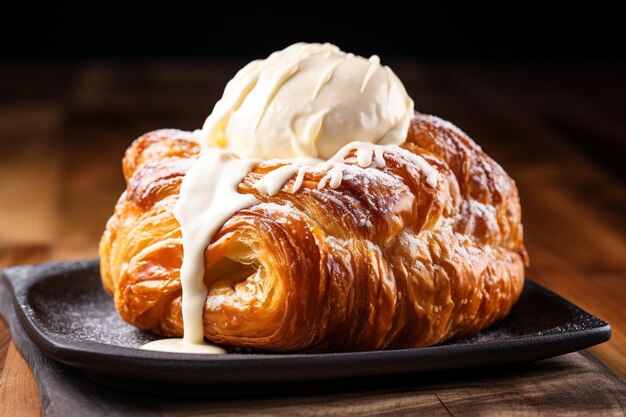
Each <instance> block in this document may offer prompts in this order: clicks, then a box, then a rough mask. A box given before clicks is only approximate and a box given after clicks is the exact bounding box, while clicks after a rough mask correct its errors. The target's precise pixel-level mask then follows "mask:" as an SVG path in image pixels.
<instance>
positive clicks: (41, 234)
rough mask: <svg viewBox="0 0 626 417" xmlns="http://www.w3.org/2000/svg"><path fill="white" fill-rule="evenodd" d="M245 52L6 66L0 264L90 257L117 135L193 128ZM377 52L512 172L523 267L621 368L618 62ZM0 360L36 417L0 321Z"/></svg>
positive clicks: (104, 212)
mask: <svg viewBox="0 0 626 417" xmlns="http://www.w3.org/2000/svg"><path fill="white" fill-rule="evenodd" d="M242 64H243V62H241V61H234V60H233V61H221V62H215V61H149V62H147V61H126V62H120V61H116V62H111V61H90V62H63V63H40V62H30V63H5V64H3V65H2V66H1V67H0V149H1V150H0V267H6V266H10V265H16V264H24V263H35V262H41V261H45V260H62V259H75V258H91V257H95V256H96V255H97V242H98V239H99V237H100V234H101V233H102V230H103V227H104V224H105V222H106V220H107V218H108V216H109V215H110V214H111V212H112V209H113V205H114V203H115V201H116V199H117V198H118V196H119V194H120V192H121V191H122V189H123V187H124V182H123V178H122V174H121V169H120V159H121V157H122V154H123V152H124V150H125V149H126V147H127V146H128V145H129V144H130V142H131V141H132V140H133V139H134V138H135V137H137V136H139V135H140V134H142V133H143V132H146V131H149V130H152V129H156V128H161V127H176V128H181V129H188V130H191V129H195V128H199V127H201V125H202V123H203V121H204V118H205V117H206V116H207V115H208V113H209V112H210V111H211V109H212V106H213V103H214V102H215V101H216V100H217V99H218V98H219V96H220V95H221V92H222V89H223V87H224V85H225V83H226V81H227V80H228V79H229V78H230V77H231V76H232V75H233V74H234V72H235V71H236V70H237V68H238V67H240V66H241V65H242ZM390 64H391V66H392V67H393V68H394V69H395V70H396V72H397V73H398V75H399V77H400V78H401V79H402V80H403V81H404V83H405V85H406V87H407V90H408V91H409V93H410V94H411V96H412V97H413V98H414V100H415V107H416V108H417V109H418V110H420V111H422V112H425V113H432V114H436V115H439V116H441V117H443V118H445V119H448V120H450V121H452V122H453V123H455V124H456V125H458V126H459V127H461V128H462V129H463V130H465V131H466V132H467V133H468V134H469V135H470V136H471V137H473V138H474V139H475V140H476V141H477V142H478V143H479V144H481V145H482V146H483V148H484V149H485V150H486V151H487V152H488V153H489V154H490V155H491V156H493V157H494V158H495V159H496V160H497V161H498V162H499V163H500V164H501V165H502V166H503V167H504V168H505V169H506V170H507V171H508V172H509V173H510V174H511V175H512V176H513V177H514V178H515V179H516V181H517V184H518V186H519V189H520V193H521V198H522V207H523V222H524V226H525V234H526V243H527V247H528V251H529V253H530V257H531V267H530V268H529V269H528V275H529V276H531V277H533V278H534V279H535V280H537V281H539V282H540V283H542V284H544V285H546V286H547V287H549V288H550V289H552V290H554V291H556V292H558V293H559V294H561V295H563V296H564V297H566V298H568V299H570V300H572V301H573V302H575V303H576V304H578V305H580V306H581V307H582V308H584V309H586V310H588V311H589V312H591V313H593V314H595V315H597V316H598V317H600V318H602V319H604V320H606V321H608V322H609V323H610V324H611V325H612V327H613V337H612V339H611V341H610V342H608V343H605V344H603V345H601V346H597V347H594V348H593V349H591V351H592V352H593V353H594V354H595V355H597V357H599V358H600V359H601V360H602V361H604V362H605V363H606V364H607V365H608V366H609V367H611V368H612V369H613V370H614V371H615V372H617V373H618V374H620V375H622V376H626V319H625V318H626V314H625V313H624V300H626V215H625V214H626V176H625V175H624V170H622V169H621V167H620V165H619V160H621V159H623V158H624V155H625V154H624V151H626V139H625V132H626V119H625V118H624V109H626V106H625V104H626V103H625V101H626V99H625V98H626V85H625V83H624V81H623V74H624V69H625V68H624V66H623V65H621V66H616V65H595V66H590V65H565V64H560V65H550V66H548V65H532V66H528V65H511V64H509V65H487V64H475V65H468V64H442V63H437V64H435V63H419V62H415V61H410V60H396V61H392V62H390ZM616 161H617V162H618V163H617V164H615V163H614V162H616ZM611 162H613V164H611ZM0 372H1V374H2V376H1V379H0V405H3V406H6V407H0V408H3V409H4V410H5V411H6V410H9V409H10V410H12V413H13V414H12V415H24V416H26V415H39V414H40V413H41V409H40V405H39V400H38V397H37V395H38V394H37V388H36V385H35V382H34V380H33V377H32V374H31V372H30V370H29V368H28V367H27V366H26V364H25V362H24V361H23V359H22V358H21V356H20V354H19V353H18V352H17V350H16V348H15V346H14V344H13V343H12V342H11V339H10V334H9V333H8V331H7V328H6V326H4V325H3V324H0Z"/></svg>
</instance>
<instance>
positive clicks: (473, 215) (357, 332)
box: [99, 113, 528, 352]
mask: <svg viewBox="0 0 626 417" xmlns="http://www.w3.org/2000/svg"><path fill="white" fill-rule="evenodd" d="M199 153H200V148H199V145H198V144H197V142H196V141H195V140H194V138H193V136H192V134H191V133H189V132H183V131H178V130H157V131H154V132H151V133H148V134H146V135H144V136H142V137H140V138H139V139H137V140H136V141H135V142H134V143H133V144H132V145H131V146H130V148H129V149H128V150H127V152H126V154H125V157H124V160H123V171H124V176H125V178H126V181H127V188H126V190H125V192H124V193H123V194H122V195H121V197H120V199H119V201H118V203H117V205H116V207H115V211H114V214H113V216H112V217H111V218H110V220H109V221H108V223H107V225H106V230H105V232H104V234H103V236H102V239H101V242H100V249H99V250H100V259H101V276H102V282H103V285H104V288H105V289H106V290H107V291H108V292H109V293H110V294H112V295H113V296H114V301H115V307H116V309H117V311H118V312H119V314H120V316H121V317H122V318H123V319H124V320H126V321H127V322H129V323H131V324H133V325H135V326H137V327H139V328H141V329H145V330H149V331H152V332H155V333H158V334H161V335H165V336H181V335H182V333H183V322H182V312H181V283H180V272H179V269H180V266H181V263H182V258H183V250H182V243H181V232H180V226H179V224H178V222H177V221H176V219H175V218H174V216H173V214H172V210H173V207H174V205H175V203H176V201H177V200H178V197H179V189H180V184H181V181H182V179H183V177H184V175H185V173H186V172H187V171H188V170H189V168H190V166H191V164H192V163H193V161H194V160H195V159H196V158H197V157H198V155H199ZM412 155H419V156H421V157H422V158H424V159H425V160H426V161H427V162H428V163H429V164H430V165H431V166H432V167H434V168H435V169H436V170H437V172H438V173H439V175H440V178H441V180H440V181H438V183H437V186H436V187H432V186H429V185H428V184H426V177H425V175H424V173H423V172H422V171H420V170H419V169H418V167H417V166H416V165H415V162H414V158H412ZM385 159H386V166H385V167H383V168H367V169H364V168H361V167H359V166H358V165H357V164H356V162H355V158H354V157H352V158H350V157H349V158H348V159H347V162H346V163H347V165H348V167H347V168H346V169H345V172H344V175H343V182H342V183H341V185H340V186H339V188H337V189H332V188H322V189H320V190H318V188H317V184H318V182H319V181H320V179H321V178H322V177H323V175H324V172H322V171H320V172H316V171H315V170H312V171H307V173H306V175H305V178H304V183H303V184H302V187H301V188H300V190H299V191H297V192H291V185H292V183H293V182H294V179H291V180H289V181H288V182H287V183H286V184H285V185H284V187H283V188H282V190H281V191H280V192H279V193H278V194H276V195H274V196H272V197H270V196H267V195H263V194H261V193H259V192H258V191H257V190H256V189H255V188H254V187H253V185H254V184H255V183H256V182H257V181H258V180H259V179H261V178H262V177H263V176H264V175H265V174H267V173H268V172H270V171H272V170H274V169H276V168H278V167H280V166H281V165H284V163H282V164H281V160H272V161H266V162H262V163H260V164H258V165H257V166H256V167H255V168H254V169H253V170H252V171H251V172H250V173H249V174H247V176H246V177H245V178H244V180H243V181H242V182H241V184H240V185H239V188H238V191H239V192H240V193H250V194H254V195H255V196H256V198H257V199H258V200H260V201H261V203H260V204H257V205H255V206H252V207H250V208H246V209H243V210H240V211H238V212H237V213H236V214H235V215H233V216H232V217H231V218H230V219H229V220H228V221H227V222H226V223H225V224H224V225H223V227H222V228H221V230H220V231H219V232H218V233H217V234H216V235H215V236H214V238H213V240H212V242H211V244H210V245H209V246H208V247H207V249H206V251H205V275H204V280H205V283H206V285H207V287H208V288H209V294H208V296H207V300H206V303H205V306H204V316H203V320H204V335H205V337H206V338H207V339H209V340H211V341H213V342H215V343H219V344H222V345H229V346H242V347H251V348H256V349H262V350H268V351H281V352H339V351H367V350H378V349H393V348H408V347H419V346H428V345H432V344H436V343H440V342H442V341H444V340H447V339H450V338H452V337H461V336H467V335H471V334H474V333H476V332H479V331H480V330H482V329H484V328H486V327H488V326H489V325H491V324H493V323H494V322H496V321H498V320H500V319H502V318H503V317H505V316H506V315H507V314H508V312H509V311H510V309H511V307H512V306H513V305H514V303H515V302H516V300H517V298H518V297H519V294H520V292H521V290H522V286H523V281H524V266H525V265H526V264H527V263H528V256H527V253H526V250H525V248H524V244H523V232H522V224H521V209H520V203H519V198H518V192H517V189H516V186H515V183H514V181H513V180H512V179H511V178H510V177H509V176H508V175H507V174H506V173H505V172H504V170H503V169H502V168H501V167H500V166H499V165H498V164H497V163H496V162H494V161H493V160H492V159H491V158H489V156H487V155H486V154H485V153H484V152H483V151H482V150H481V148H480V147H479V146H478V145H476V144H475V143H474V142H473V141H472V140H471V139H470V138H469V137H468V136H467V135H465V134H464V133H463V132H462V131H460V130H459V129H458V128H456V127H455V126H453V125H452V124H450V123H448V122H445V121H443V120H441V119H439V118H437V117H434V116H428V115H423V114H419V113H416V114H415V116H414V118H413V119H412V121H411V125H410V128H409V132H408V136H407V139H406V141H405V143H404V144H403V145H401V146H398V147H395V148H394V150H392V151H387V152H386V153H385Z"/></svg>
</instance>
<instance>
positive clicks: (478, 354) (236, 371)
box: [4, 261, 611, 391]
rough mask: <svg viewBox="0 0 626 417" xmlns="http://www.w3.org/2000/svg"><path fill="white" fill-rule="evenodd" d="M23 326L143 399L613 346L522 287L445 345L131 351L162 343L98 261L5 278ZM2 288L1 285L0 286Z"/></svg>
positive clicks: (66, 359)
mask: <svg viewBox="0 0 626 417" xmlns="http://www.w3.org/2000/svg"><path fill="white" fill-rule="evenodd" d="M4 279H5V282H4V284H7V283H8V284H9V287H10V288H11V289H12V290H13V301H14V305H15V309H16V313H17V316H18V318H19V321H20V322H21V324H22V325H23V327H24V329H25V330H26V332H27V333H28V335H29V337H30V338H31V339H32V341H33V342H34V343H35V344H36V345H37V346H38V347H39V349H41V350H42V351H43V352H44V353H45V354H47V355H48V356H50V357H51V358H53V359H55V360H57V361H59V362H62V363H64V364H66V365H69V366H71V367H74V368H78V369H80V370H82V371H84V372H85V373H87V375H90V376H91V377H92V378H95V379H98V380H100V381H109V383H112V381H117V382H116V384H117V386H126V387H128V388H131V389H133V388H136V389H141V390H144V391H151V390H155V391H158V390H159V387H161V388H162V387H163V386H164V385H167V386H170V387H171V386H179V387H184V386H192V385H197V384H203V385H211V384H220V385H223V384H226V385H234V386H239V385H242V386H254V385H260V384H272V383H277V384H281V383H282V384H285V383H287V384H289V383H295V382H297V383H307V382H308V383H311V382H313V381H320V380H326V381H329V380H337V379H339V378H353V379H354V378H361V377H376V376H381V375H399V374H408V373H419V372H428V371H439V370H450V369H458V368H467V367H476V366H485V365H500V364H507V363H519V362H526V361H534V360H538V359H544V358H548V357H551V356H556V355H560V354H564V353H568V352H573V351H576V350H580V349H584V348H587V347H590V346H593V345H596V344H598V343H601V342H604V341H607V340H609V338H610V336H611V328H610V326H609V325H608V324H607V323H605V322H604V321H602V320H600V319H598V318H596V317H594V316H592V315H591V314H589V313H587V312H585V311H583V310H581V309H580V308H578V307H576V306H575V305H573V304H571V303H569V302H568V301H566V300H564V299H563V298H561V297H559V296H558V295H556V294H555V293H553V292H551V291H549V290H547V289H546V288H544V287H541V286H540V285H538V284H536V283H534V282H533V281H531V280H529V279H527V280H526V284H525V286H524V291H523V293H522V295H521V297H520V300H519V302H518V303H517V304H516V305H515V307H514V308H513V310H512V311H511V314H510V315H509V316H508V317H507V318H506V319H505V320H504V321H502V322H500V323H498V324H497V325H494V326H492V327H491V328H489V329H487V330H485V331H483V332H481V333H479V334H478V335H476V336H474V337H471V338H467V339H462V340H455V341H450V342H447V343H444V344H441V345H437V346H432V347H426V348H417V349H400V350H387V351H379V352H352V353H330V354H267V353H235V354H230V355H194V354H177V353H165V352H153V351H146V350H140V349H137V348H138V347H139V346H141V345H143V344H144V343H146V342H149V341H151V340H154V339H157V338H158V337H157V336H155V335H152V334H149V333H146V332H143V331H140V330H138V329H136V328H134V327H133V326H130V325H128V324H126V323H125V322H123V321H122V320H121V319H120V318H119V316H118V315H117V313H116V311H115V309H114V306H113V301H112V299H111V297H109V296H108V295H107V294H106V293H105V292H104V290H103V289H102V286H101V284H100V274H99V272H98V262H97V261H73V262H61V263H49V264H42V265H37V266H21V267H14V268H9V269H6V270H5V272H4ZM5 287H6V285H5Z"/></svg>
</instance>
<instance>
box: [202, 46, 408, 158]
mask: <svg viewBox="0 0 626 417" xmlns="http://www.w3.org/2000/svg"><path fill="white" fill-rule="evenodd" d="M412 115H413V101H412V100H411V98H410V97H409V96H408V94H407V93H406V90H405V89H404V86H403V85H402V82H401V81H400V80H399V79H398V77H397V76H396V75H395V74H394V73H393V71H391V69H390V68H389V67H387V66H383V65H381V64H380V59H379V58H378V57H377V56H375V55H374V56H372V57H371V58H369V59H366V58H363V57H360V56H356V55H354V54H351V53H345V52H343V51H341V50H340V49H339V48H338V47H336V46H335V45H331V44H329V43H325V44H319V43H296V44H294V45H291V46H289V47H288V48H286V49H284V50H282V51H278V52H274V53H273V54H271V55H270V56H269V57H268V58H267V59H264V60H257V61H253V62H251V63H249V64H248V65H246V66H245V67H244V68H242V69H241V70H240V71H239V72H238V73H237V74H236V75H235V77H234V78H233V79H232V80H231V81H230V82H229V83H228V84H227V85H226V88H225V90H224V95H223V96H222V98H221V99H220V100H219V101H218V102H217V103H216V105H215V108H214V109H213V112H212V113H211V115H210V116H209V117H208V118H207V119H206V122H205V124H204V127H203V129H202V132H201V134H200V140H201V142H202V143H203V144H204V145H206V146H207V147H211V148H223V149H227V150H231V151H233V152H235V153H237V154H238V155H239V156H241V157H244V158H259V159H272V158H295V157H313V158H321V159H329V158H331V157H332V156H333V155H334V154H335V153H336V152H337V151H338V150H339V149H341V148H342V147H343V146H344V145H346V144H347V143H350V142H352V141H363V142H369V143H373V144H380V145H392V144H396V145H397V144H401V143H402V142H404V140H405V139H406V132H407V130H408V126H409V122H410V120H411V117H412Z"/></svg>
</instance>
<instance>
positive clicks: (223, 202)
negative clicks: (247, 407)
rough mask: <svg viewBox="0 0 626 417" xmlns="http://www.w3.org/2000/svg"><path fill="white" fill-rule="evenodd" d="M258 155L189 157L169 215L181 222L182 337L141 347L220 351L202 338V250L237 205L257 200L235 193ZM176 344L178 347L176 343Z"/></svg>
mask: <svg viewBox="0 0 626 417" xmlns="http://www.w3.org/2000/svg"><path fill="white" fill-rule="evenodd" d="M257 162H258V161H256V160H252V159H239V158H237V157H236V155H234V154H232V153H230V152H226V151H222V150H217V149H207V150H205V151H204V153H203V154H202V156H201V157H200V158H199V159H198V160H197V161H196V162H195V163H194V165H193V166H192V167H191V169H190V170H189V172H187V175H185V178H184V179H183V182H182V185H181V188H180V198H179V199H178V202H177V203H176V206H175V207H174V216H175V217H176V219H177V220H178V222H179V223H180V228H181V233H182V240H183V264H182V266H181V268H180V280H181V284H182V290H183V295H182V297H183V298H182V309H183V327H184V333H183V339H182V340H181V341H173V342H167V341H156V342H152V343H149V344H147V345H145V346H144V348H145V349H152V350H163V349H168V350H169V351H171V350H172V349H174V350H176V351H182V352H188V353H223V350H221V349H220V348H216V347H215V346H210V345H209V346H210V349H209V348H206V347H199V346H207V344H206V343H205V342H204V326H203V317H204V305H205V303H206V298H207V294H208V290H207V287H206V285H205V284H204V252H205V250H206V248H207V246H208V245H209V243H211V240H212V239H213V236H214V235H215V233H216V232H217V231H218V230H219V228H220V227H221V226H222V225H223V224H224V223H225V222H226V221H227V220H228V219H229V218H230V217H231V216H232V215H233V214H235V213H236V212H237V211H238V210H241V209H243V208H246V207H250V206H252V205H255V204H257V203H258V202H259V201H258V200H257V199H256V197H254V196H253V195H251V194H240V193H238V192H237V186H238V185H239V183H240V182H241V181H242V180H243V178H244V177H245V176H246V174H247V173H248V172H249V171H250V169H251V168H252V166H253V165H255V164H256V163H257ZM178 348H180V350H179V349H178Z"/></svg>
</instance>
